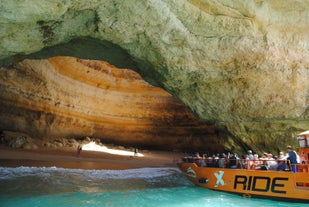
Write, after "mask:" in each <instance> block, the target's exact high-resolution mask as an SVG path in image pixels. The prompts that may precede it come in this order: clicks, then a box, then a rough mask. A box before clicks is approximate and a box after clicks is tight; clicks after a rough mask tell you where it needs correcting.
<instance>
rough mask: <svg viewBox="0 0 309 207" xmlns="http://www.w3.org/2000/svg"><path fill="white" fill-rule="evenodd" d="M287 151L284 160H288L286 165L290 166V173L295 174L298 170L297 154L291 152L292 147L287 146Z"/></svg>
mask: <svg viewBox="0 0 309 207" xmlns="http://www.w3.org/2000/svg"><path fill="white" fill-rule="evenodd" d="M286 149H287V151H288V155H287V157H286V159H287V160H288V165H290V166H289V167H290V169H291V171H292V172H297V171H298V168H297V154H296V152H294V151H293V150H292V147H291V146H290V145H288V146H287V147H286Z"/></svg>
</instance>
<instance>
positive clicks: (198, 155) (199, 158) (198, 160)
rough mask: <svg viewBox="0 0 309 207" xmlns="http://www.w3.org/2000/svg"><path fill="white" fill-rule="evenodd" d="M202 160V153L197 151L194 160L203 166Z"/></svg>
mask: <svg viewBox="0 0 309 207" xmlns="http://www.w3.org/2000/svg"><path fill="white" fill-rule="evenodd" d="M201 160H202V158H201V156H200V153H198V152H197V153H195V155H194V161H195V163H196V164H197V165H198V166H201Z"/></svg>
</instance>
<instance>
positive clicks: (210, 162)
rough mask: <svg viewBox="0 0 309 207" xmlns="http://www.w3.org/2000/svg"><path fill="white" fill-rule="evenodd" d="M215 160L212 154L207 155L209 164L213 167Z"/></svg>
mask: <svg viewBox="0 0 309 207" xmlns="http://www.w3.org/2000/svg"><path fill="white" fill-rule="evenodd" d="M213 162H214V161H213V157H212V156H209V157H207V166H209V167H213V166H214V164H213Z"/></svg>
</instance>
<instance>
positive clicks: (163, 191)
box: [0, 167, 308, 207]
mask: <svg viewBox="0 0 309 207" xmlns="http://www.w3.org/2000/svg"><path fill="white" fill-rule="evenodd" d="M0 186H1V188H0V203H1V206H19V207H20V206H85V207H88V206H109V207H110V206H121V207H122V206H125V207H129V206H134V207H135V206H156V207H157V206H169V207H170V206H177V207H179V206H180V207H181V206H199V207H200V206H224V207H228V206H250V207H251V206H259V207H260V206H289V207H291V206H292V207H293V206H308V205H306V204H299V203H287V202H278V201H271V200H267V199H254V198H251V199H248V198H244V197H241V196H239V195H234V194H228V193H223V192H217V191H212V190H208V189H205V188H201V187H197V186H194V185H192V184H191V182H189V181H188V180H187V178H186V177H185V176H184V175H183V174H182V173H181V172H180V171H179V170H178V169H176V168H143V169H134V170H132V169H131V170H80V169H61V168H55V167H53V168H29V167H21V168H0Z"/></svg>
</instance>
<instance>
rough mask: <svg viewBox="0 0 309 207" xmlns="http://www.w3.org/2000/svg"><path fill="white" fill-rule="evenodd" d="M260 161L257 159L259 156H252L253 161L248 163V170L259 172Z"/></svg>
mask: <svg viewBox="0 0 309 207" xmlns="http://www.w3.org/2000/svg"><path fill="white" fill-rule="evenodd" d="M261 165H262V163H261V161H260V159H259V155H258V154H254V155H253V160H251V161H250V168H251V169H255V170H259V169H261Z"/></svg>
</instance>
